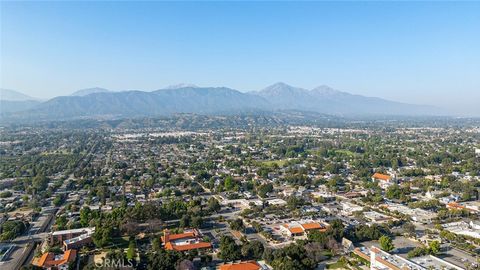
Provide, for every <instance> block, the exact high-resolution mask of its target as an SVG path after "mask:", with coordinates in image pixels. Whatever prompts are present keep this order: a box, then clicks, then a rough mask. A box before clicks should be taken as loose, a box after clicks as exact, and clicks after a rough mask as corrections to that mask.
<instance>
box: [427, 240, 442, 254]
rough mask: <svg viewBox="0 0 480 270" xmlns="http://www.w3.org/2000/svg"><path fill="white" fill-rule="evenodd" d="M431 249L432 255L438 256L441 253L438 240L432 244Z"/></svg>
mask: <svg viewBox="0 0 480 270" xmlns="http://www.w3.org/2000/svg"><path fill="white" fill-rule="evenodd" d="M429 248H430V253H431V254H433V255H437V254H438V253H439V252H440V242H438V241H437V240H434V241H432V242H430V244H429Z"/></svg>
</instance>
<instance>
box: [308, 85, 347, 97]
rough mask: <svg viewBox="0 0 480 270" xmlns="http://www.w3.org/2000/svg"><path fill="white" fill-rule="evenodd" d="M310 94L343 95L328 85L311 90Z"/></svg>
mask: <svg viewBox="0 0 480 270" xmlns="http://www.w3.org/2000/svg"><path fill="white" fill-rule="evenodd" d="M312 92H316V93H320V94H325V95H333V94H340V93H343V92H341V91H338V90H336V89H333V88H332V87H330V86H328V85H320V86H317V87H315V88H313V89H312Z"/></svg>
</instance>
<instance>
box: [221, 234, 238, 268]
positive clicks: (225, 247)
mask: <svg viewBox="0 0 480 270" xmlns="http://www.w3.org/2000/svg"><path fill="white" fill-rule="evenodd" d="M241 255H242V254H241V253H240V248H239V247H238V245H237V244H235V240H233V239H232V238H231V237H230V236H226V235H225V236H222V238H221V239H220V253H219V257H220V258H221V259H222V260H224V261H226V262H228V261H235V260H238V259H240V257H241Z"/></svg>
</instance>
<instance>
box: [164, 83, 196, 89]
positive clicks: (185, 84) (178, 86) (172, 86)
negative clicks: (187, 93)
mask: <svg viewBox="0 0 480 270" xmlns="http://www.w3.org/2000/svg"><path fill="white" fill-rule="evenodd" d="M180 88H199V87H198V86H196V85H195V84H191V83H179V84H174V85H169V86H167V87H165V88H164V89H180Z"/></svg>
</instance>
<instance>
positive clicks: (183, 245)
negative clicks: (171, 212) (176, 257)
mask: <svg viewBox="0 0 480 270" xmlns="http://www.w3.org/2000/svg"><path fill="white" fill-rule="evenodd" d="M162 243H163V245H164V247H165V249H167V250H175V251H190V250H205V249H211V248H212V244H211V243H209V242H203V241H202V240H201V235H200V233H199V232H198V230H196V229H192V230H189V231H185V232H183V233H179V234H170V232H169V231H168V229H166V230H164V231H163V236H162Z"/></svg>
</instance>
